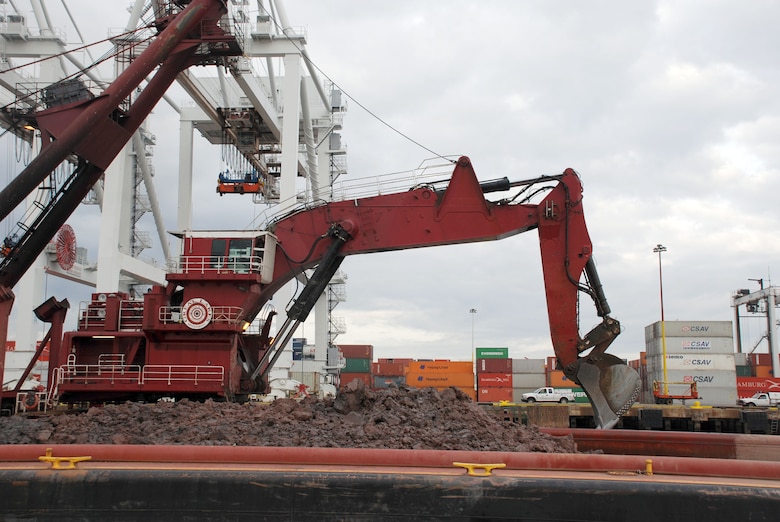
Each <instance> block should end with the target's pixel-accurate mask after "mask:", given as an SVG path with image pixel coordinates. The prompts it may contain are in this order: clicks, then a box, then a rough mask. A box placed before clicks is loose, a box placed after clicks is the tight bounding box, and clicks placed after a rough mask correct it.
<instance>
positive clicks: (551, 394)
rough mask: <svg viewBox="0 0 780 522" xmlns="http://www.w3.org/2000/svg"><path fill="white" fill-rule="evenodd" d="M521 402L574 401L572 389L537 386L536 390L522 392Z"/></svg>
mask: <svg viewBox="0 0 780 522" xmlns="http://www.w3.org/2000/svg"><path fill="white" fill-rule="evenodd" d="M520 400H522V401H523V402H528V403H532V402H560V403H561V404H566V403H567V402H574V391H572V389H571V388H551V387H545V388H537V389H536V390H534V391H532V392H529V393H524V394H523V396H522V398H521V399H520Z"/></svg>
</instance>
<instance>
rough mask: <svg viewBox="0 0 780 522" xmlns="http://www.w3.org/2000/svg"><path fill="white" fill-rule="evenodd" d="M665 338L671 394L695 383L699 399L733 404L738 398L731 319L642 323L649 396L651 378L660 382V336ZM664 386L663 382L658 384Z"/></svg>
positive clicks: (648, 393)
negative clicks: (662, 323) (644, 325)
mask: <svg viewBox="0 0 780 522" xmlns="http://www.w3.org/2000/svg"><path fill="white" fill-rule="evenodd" d="M664 337H665V339H666V377H667V378H666V382H667V383H683V384H667V388H668V392H669V394H670V395H679V394H684V393H687V392H689V391H690V383H694V382H695V383H696V388H697V391H698V393H699V396H700V397H701V398H700V399H699V401H700V403H701V404H703V405H707V406H727V407H728V406H734V405H735V404H736V402H737V371H736V364H735V357H734V339H733V335H732V326H731V321H695V322H692V321H665V323H664V335H662V331H661V323H660V322H656V323H653V324H651V325H648V326H646V327H645V344H646V347H647V381H648V382H647V388H646V394H647V396H648V397H650V398H652V397H653V393H652V386H653V381H658V382H663V381H664V372H663V365H664V359H663V344H664V343H663V340H664ZM661 386H663V385H661Z"/></svg>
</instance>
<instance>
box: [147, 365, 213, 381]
mask: <svg viewBox="0 0 780 522" xmlns="http://www.w3.org/2000/svg"><path fill="white" fill-rule="evenodd" d="M151 381H165V382H167V383H168V385H171V384H174V383H181V382H191V383H193V384H195V385H197V384H199V383H201V382H219V383H220V384H224V383H225V368H224V367H223V366H203V365H191V366H185V365H170V366H167V365H152V364H147V365H146V366H144V371H143V382H145V383H148V382H151Z"/></svg>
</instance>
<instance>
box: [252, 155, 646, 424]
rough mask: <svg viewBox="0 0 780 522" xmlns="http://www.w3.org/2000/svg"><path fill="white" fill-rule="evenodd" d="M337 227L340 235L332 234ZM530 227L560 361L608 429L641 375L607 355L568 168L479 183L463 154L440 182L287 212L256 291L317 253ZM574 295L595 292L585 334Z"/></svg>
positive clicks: (470, 238)
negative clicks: (523, 196) (504, 194)
mask: <svg viewBox="0 0 780 522" xmlns="http://www.w3.org/2000/svg"><path fill="white" fill-rule="evenodd" d="M540 181H541V182H547V183H549V182H556V184H555V185H554V186H553V187H552V190H551V191H550V192H549V193H548V194H547V195H546V197H544V199H542V201H541V202H540V203H539V204H531V203H515V202H514V201H510V200H502V201H499V202H497V203H494V202H490V201H487V200H486V199H485V195H484V192H486V191H489V190H505V189H507V188H512V187H517V186H522V185H525V186H530V185H533V184H535V183H538V182H540ZM334 227H338V228H339V230H340V231H341V232H340V233H339V234H334V233H333V228H334ZM532 229H538V231H539V244H540V249H541V256H542V267H543V272H544V282H545V290H546V297H547V311H548V316H549V322H550V334H551V337H552V343H553V348H554V350H555V354H556V356H557V359H558V362H559V364H560V366H561V367H562V368H563V370H564V372H565V373H566V375H567V376H569V377H570V378H571V379H572V380H574V381H575V382H577V383H579V384H580V385H581V386H582V387H583V389H584V390H585V392H586V394H587V395H588V397H589V398H590V399H591V403H592V404H593V406H594V415H595V417H596V424H597V426H598V427H601V428H609V427H611V426H613V425H614V424H616V423H617V421H618V420H619V416H620V415H621V414H622V413H624V412H625V410H626V409H627V408H628V407H629V406H630V405H631V404H633V402H634V400H635V399H636V396H637V394H638V391H639V378H638V375H637V374H636V372H635V371H633V370H632V369H631V368H629V367H628V366H626V365H625V364H624V363H623V362H622V361H620V359H618V358H616V357H614V356H612V355H608V354H605V353H604V351H605V350H606V348H607V347H608V346H609V344H610V343H611V342H612V341H613V340H614V339H615V337H616V336H617V335H618V334H619V333H620V324H619V323H618V322H617V321H616V320H615V319H613V318H611V317H610V316H609V315H608V314H609V305H608V304H607V301H606V297H605V295H604V291H603V289H602V287H601V283H600V280H599V277H598V274H597V272H596V268H595V264H594V263H593V260H592V244H591V241H590V237H589V235H588V231H587V227H586V226H585V219H584V213H583V209H582V185H581V183H580V179H579V177H578V176H577V174H576V173H575V172H574V171H573V170H572V169H567V170H566V171H564V172H563V174H561V175H560V176H547V177H544V178H539V179H537V180H529V181H523V182H516V183H509V184H502V183H498V184H495V183H488V184H480V182H479V181H478V180H477V177H476V175H475V173H474V170H473V167H472V165H471V162H470V160H469V159H468V158H467V157H461V158H460V159H459V160H458V161H457V164H456V166H455V169H454V172H453V174H452V178H451V179H450V181H449V184H448V185H447V187H446V189H443V190H440V189H439V190H437V188H436V187H432V186H426V187H418V188H415V189H412V190H409V191H407V192H402V193H398V194H387V195H380V196H374V197H369V198H362V199H355V200H350V201H340V202H333V203H328V204H324V205H322V206H319V207H315V208H312V209H307V210H304V211H300V212H296V213H293V214H291V215H289V216H287V217H284V218H282V219H280V220H279V221H277V222H276V223H274V224H273V225H272V226H271V227H270V228H269V230H270V231H271V232H273V234H274V235H275V236H276V238H277V240H278V247H277V248H278V249H279V250H280V252H279V253H277V255H276V264H275V267H274V277H273V282H271V284H270V285H268V287H266V288H265V290H264V291H263V293H262V294H261V295H262V296H263V297H265V296H267V293H269V292H271V293H272V292H273V291H275V290H276V289H277V288H278V287H280V286H281V285H282V284H284V283H286V282H287V281H289V280H290V279H292V278H293V277H295V276H296V275H298V274H300V273H301V272H302V271H304V270H306V269H308V268H312V267H314V266H315V265H318V264H320V262H321V261H322V260H323V259H328V260H329V262H334V263H335V262H336V261H337V262H338V263H340V262H341V259H342V258H343V257H344V256H348V255H353V254H365V253H371V252H384V251H391V250H400V249H406V248H417V247H429V246H436V245H449V244H458V243H469V242H475V241H487V240H496V239H502V238H505V237H508V236H512V235H515V234H519V233H521V232H526V231H528V230H532ZM336 246H337V247H338V248H337V249H335V247H336ZM334 249H335V250H334ZM292 260H300V262H293V261H292ZM321 268H322V266H319V267H318V271H320V269H321ZM315 274H317V272H315ZM581 279H584V282H580V280H581ZM304 292H305V290H304ZM580 292H583V293H586V294H588V295H589V296H590V297H591V298H592V299H593V301H594V304H595V306H596V310H597V313H598V315H599V316H601V318H602V322H601V324H599V325H598V326H597V327H596V328H594V329H593V330H592V331H591V332H588V333H587V334H586V335H585V336H584V337H581V336H580V333H579V325H578V313H577V303H578V298H579V294H580ZM317 296H319V292H315V296H314V299H312V298H311V297H309V298H307V299H306V301H307V303H309V309H310V308H311V306H313V304H314V300H316V297H317ZM265 301H266V299H265V298H261V299H258V301H257V302H256V303H254V304H250V303H249V302H247V303H246V308H245V309H253V308H255V309H259V308H258V307H259V306H262V304H264V303H265ZM294 308H295V307H294ZM303 318H304V319H305V316H304V317H303Z"/></svg>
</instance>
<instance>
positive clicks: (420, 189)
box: [0, 0, 639, 428]
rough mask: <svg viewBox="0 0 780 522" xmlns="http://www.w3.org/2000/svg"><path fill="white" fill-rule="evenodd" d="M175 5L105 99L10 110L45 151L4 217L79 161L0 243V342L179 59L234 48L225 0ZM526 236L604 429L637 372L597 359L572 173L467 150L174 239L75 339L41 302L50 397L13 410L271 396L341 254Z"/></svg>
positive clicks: (576, 372) (184, 62)
mask: <svg viewBox="0 0 780 522" xmlns="http://www.w3.org/2000/svg"><path fill="white" fill-rule="evenodd" d="M183 5H186V7H184V8H183V9H182V10H181V11H180V12H171V13H170V14H169V15H168V16H166V17H162V18H160V20H159V21H158V24H157V27H158V28H159V30H160V34H159V35H158V37H157V38H155V39H154V40H153V41H152V42H151V43H150V44H149V46H148V47H147V49H146V50H145V51H144V52H143V53H142V54H141V56H140V57H139V58H138V59H136V60H134V61H133V62H132V63H131V64H130V65H129V66H128V68H127V69H126V70H125V71H124V72H123V73H122V74H121V75H120V76H119V77H118V78H117V79H116V80H115V81H114V82H113V83H112V84H111V85H110V86H109V87H108V88H107V89H106V90H105V91H103V92H102V93H99V94H97V95H94V94H90V95H84V96H77V97H75V101H73V100H74V97H68V98H67V99H62V100H59V101H57V100H54V101H52V100H49V101H48V102H47V103H45V104H44V105H43V106H35V108H34V110H32V111H29V112H26V113H24V114H20V115H19V118H20V121H22V120H24V121H30V122H34V123H35V125H36V126H37V128H39V129H40V130H41V134H42V136H43V138H44V143H43V147H42V150H41V153H40V154H39V155H38V156H37V157H36V158H35V159H34V160H33V161H32V162H31V163H30V164H29V166H28V167H26V168H25V169H24V170H23V171H22V172H21V173H20V174H19V176H17V177H16V178H15V179H14V180H13V181H12V182H11V183H9V185H8V186H6V187H5V188H4V189H3V190H2V191H1V192H0V219H2V218H5V217H6V216H7V215H8V214H9V213H10V212H11V211H12V210H13V209H14V208H15V207H16V206H18V205H19V204H20V203H21V202H22V201H24V199H25V198H26V196H27V195H28V194H30V193H31V192H32V191H33V190H35V189H36V187H37V186H38V185H39V184H40V183H41V182H42V181H43V180H44V179H46V177H47V176H48V175H49V174H50V173H51V172H52V171H53V170H54V169H55V168H56V167H57V166H58V165H59V164H61V163H62V162H64V161H69V160H70V161H73V163H74V164H75V165H76V167H75V169H74V170H73V172H72V174H71V175H70V176H68V177H67V179H66V180H65V182H64V183H63V184H62V185H61V186H59V187H57V190H56V191H54V192H55V193H54V195H53V196H52V198H51V200H50V201H49V203H48V204H46V205H45V206H43V208H40V212H39V213H38V215H37V217H36V218H35V220H34V222H32V223H28V224H26V225H25V227H24V228H23V230H21V231H20V234H18V235H14V236H13V237H9V238H6V241H5V242H4V244H3V246H2V250H0V341H4V340H5V337H6V334H7V327H8V316H9V314H10V309H11V305H12V303H13V292H12V291H11V288H13V286H14V285H15V284H16V283H17V282H18V281H19V279H20V278H21V276H22V274H24V272H25V271H26V270H27V268H29V267H30V266H31V264H32V262H33V261H34V260H35V258H36V257H37V256H38V255H39V254H40V252H41V251H42V250H43V248H44V247H45V245H46V244H47V243H48V242H49V241H50V240H51V239H52V238H53V237H54V235H55V233H56V232H57V230H59V228H60V227H61V226H62V225H63V224H64V222H65V220H66V219H67V217H68V216H69V215H70V214H71V213H72V212H73V210H74V209H75V208H76V206H77V205H78V204H79V202H80V201H81V200H82V199H83V197H84V195H85V194H86V193H87V192H88V191H89V189H90V187H91V186H92V185H93V184H94V183H95V182H96V181H97V180H98V179H99V177H100V176H101V175H102V173H103V171H104V170H105V169H106V168H107V167H108V165H109V164H110V163H111V161H112V160H113V158H114V157H115V156H116V154H118V152H119V151H120V150H121V148H122V146H123V145H124V144H125V143H126V142H127V140H128V139H129V138H130V137H131V136H132V133H133V132H134V131H135V130H136V129H137V128H138V126H139V125H140V124H141V122H142V121H143V119H144V118H145V117H146V116H147V115H148V114H149V111H151V109H152V107H153V106H154V104H155V103H156V101H158V100H159V99H160V98H161V97H162V95H163V94H164V92H165V90H166V89H167V87H168V86H169V85H170V84H171V82H173V80H174V79H175V78H176V75H177V74H178V73H179V72H181V71H182V70H184V69H186V68H187V67H189V66H191V65H196V64H209V63H220V60H222V59H223V58H224V57H226V56H235V55H237V54H240V52H241V50H240V47H239V46H238V45H237V43H236V39H235V37H233V36H232V35H230V34H229V33H228V32H227V31H226V30H225V28H224V26H223V25H222V24H221V23H220V20H221V16H222V14H223V13H224V11H225V6H224V4H223V3H222V2H220V1H215V0H193V1H192V2H187V3H185V4H183ZM155 68H156V69H157V71H156V73H155V74H154V76H153V77H152V78H151V80H150V82H149V83H148V84H147V85H146V87H145V88H144V89H143V90H142V91H141V92H140V94H139V95H138V96H137V97H135V98H134V99H133V98H132V96H131V95H133V93H134V92H135V90H136V88H137V87H138V85H140V83H141V82H142V81H143V80H144V79H145V78H146V77H147V76H148V75H149V74H150V73H151V72H152V71H153V70H154V69H155ZM71 87H72V86H71V85H70V84H69V87H68V88H69V91H68V92H70V90H72V89H71ZM52 92H54V91H52ZM85 94H86V93H85ZM130 102H132V103H130ZM540 185H545V186H546V187H547V188H548V189H549V193H548V194H547V195H546V196H545V197H544V198H543V199H542V200H541V202H540V203H538V204H532V203H530V198H531V197H532V196H533V195H535V194H537V193H539V190H541V189H539V186H540ZM503 191H516V192H517V193H516V194H515V195H514V196H512V197H509V198H504V199H501V200H499V201H497V202H491V201H488V200H487V199H486V198H485V194H487V193H493V192H503ZM523 198H525V199H523ZM535 228H536V229H538V230H539V238H540V246H541V253H542V262H543V270H544V280H545V287H546V294H547V306H548V313H549V319H550V330H551V336H552V340H553V347H554V349H555V353H556V356H557V358H558V361H559V364H560V366H561V368H562V369H563V370H564V372H565V373H566V375H567V376H568V377H569V378H571V379H572V380H573V381H575V382H577V383H579V384H580V385H581V386H582V387H583V389H584V390H585V392H586V393H587V395H588V397H589V398H590V401H591V403H592V404H593V409H594V414H595V418H596V424H597V426H598V427H602V428H608V427H611V426H613V425H614V424H615V423H617V421H618V420H619V417H620V415H621V414H622V413H623V412H624V411H625V409H627V408H628V407H629V406H630V405H631V404H632V403H633V401H634V399H635V397H636V395H637V392H638V388H639V378H638V376H637V374H636V372H634V371H633V370H631V369H630V368H629V367H628V366H626V365H625V364H624V363H623V362H622V361H621V360H620V359H618V358H616V357H614V356H612V355H609V354H607V353H605V350H606V348H607V347H608V346H609V345H610V343H611V342H612V341H613V340H614V339H615V337H616V336H617V335H618V334H619V332H620V326H619V323H618V322H617V321H616V320H615V319H613V318H611V317H610V316H609V313H610V310H609V306H608V305H607V301H606V298H605V296H604V293H603V291H602V288H601V283H600V281H599V277H598V274H597V272H596V269H595V265H594V262H593V260H592V257H591V254H592V248H591V242H590V239H589V237H588V233H587V229H586V226H585V221H584V217H583V211H582V186H581V184H580V180H579V178H578V176H577V174H576V173H575V172H574V171H573V170H571V169H568V170H566V171H565V172H563V174H561V175H558V176H545V177H540V178H536V179H532V180H527V181H518V182H513V183H510V182H509V181H508V180H506V179H503V180H499V181H493V182H487V183H480V182H479V181H478V180H477V177H476V175H475V174H474V171H473V169H472V166H471V163H470V161H469V160H468V158H465V157H462V158H460V159H459V160H458V161H457V163H456V166H455V170H454V172H453V175H452V178H451V179H450V180H447V181H446V182H444V183H433V184H429V185H425V186H416V187H412V188H411V189H410V190H408V191H407V192H402V193H398V194H388V195H381V196H375V197H367V198H362V199H355V200H350V201H348V202H347V201H344V202H332V203H327V204H322V205H320V206H316V207H313V208H311V207H310V208H307V209H304V210H301V211H298V212H294V213H291V214H290V215H287V216H285V217H283V218H281V219H279V220H277V221H276V222H274V223H273V224H272V225H271V226H270V227H268V229H267V230H264V231H240V232H232V233H231V232H218V233H214V232H210V233H207V232H203V233H198V232H188V233H186V234H183V235H182V238H181V239H182V241H181V244H182V252H181V254H180V256H179V257H178V258H177V260H176V262H175V263H173V264H172V266H171V268H170V270H169V273H168V275H167V278H166V279H167V284H166V285H165V286H153V287H152V288H151V289H150V290H149V292H147V293H146V294H145V295H144V296H143V299H142V300H134V299H130V298H129V296H128V295H126V294H122V293H97V294H94V295H93V299H92V300H91V302H90V303H88V304H87V305H86V306H85V307H84V308H82V309H81V310H79V317H78V329H77V330H76V331H74V332H67V333H63V332H62V325H63V321H64V318H65V314H66V313H67V310H68V307H69V305H68V303H67V300H63V301H57V300H56V299H53V298H52V299H49V300H48V301H46V302H45V303H43V304H42V305H41V306H40V307H38V309H36V310H35V313H36V315H37V316H38V317H39V318H40V319H41V320H43V321H46V322H50V323H51V324H52V327H51V329H50V331H49V333H48V334H47V336H46V339H44V342H42V343H41V345H40V349H39V352H40V350H43V349H44V348H45V347H46V346H49V350H50V356H49V375H48V389H47V390H46V391H44V392H40V394H41V396H38V395H36V394H35V393H32V394H26V395H24V396H22V402H21V406H22V407H24V408H29V409H34V408H36V407H37V406H38V404H39V403H40V400H41V399H42V400H43V401H44V402H46V403H53V402H54V401H59V402H65V403H75V402H82V401H91V402H96V401H97V402H100V401H103V402H105V401H118V400H126V399H136V398H137V399H142V398H143V399H153V398H156V397H161V396H166V397H194V398H205V397H216V396H219V397H224V398H227V399H228V400H242V399H243V398H245V397H246V396H247V395H248V394H250V393H262V392H263V391H265V390H266V389H267V375H268V372H269V371H270V369H271V368H272V366H273V364H274V362H275V361H276V359H277V358H278V356H279V354H280V353H281V350H282V349H283V347H284V346H285V345H286V344H287V342H288V341H289V340H290V338H291V337H292V335H293V332H294V331H295V328H296V326H297V324H298V323H300V322H301V321H304V320H305V319H306V317H307V316H308V314H309V312H310V311H311V309H312V307H313V306H314V303H315V301H316V300H317V298H318V297H319V295H320V294H321V293H322V291H323V290H324V288H325V287H326V286H327V284H328V282H329V281H330V279H331V277H332V276H333V274H334V273H335V271H336V270H337V269H338V267H339V265H340V264H341V262H342V260H343V259H344V257H345V256H347V255H350V254H360V253H370V252H381V251H389V250H400V249H406V248H416V247H424V246H434V245H447V244H456V243H466V242H473V241H484V240H491V239H501V238H504V237H507V236H511V235H513V234H518V233H520V232H525V231H527V230H531V229H535ZM311 269H314V270H313V274H312V275H311V276H309V277H308V282H307V284H306V285H305V287H304V288H303V290H302V291H301V293H300V294H299V295H298V296H297V298H296V300H295V302H294V304H293V305H292V307H291V309H290V310H289V312H288V317H287V319H286V321H285V322H284V324H283V325H281V327H280V328H279V329H278V332H277V334H276V335H275V337H274V338H273V341H271V339H270V337H269V330H270V320H271V318H267V319H266V323H265V325H264V327H263V328H262V330H261V331H260V333H257V334H252V333H249V332H248V331H246V330H245V328H246V326H247V325H249V324H250V323H252V322H253V321H254V320H255V319H256V317H257V315H258V314H259V312H260V310H261V309H262V307H263V305H264V304H266V303H267V302H268V301H269V300H270V299H271V297H272V296H273V294H274V293H275V292H276V291H277V290H279V288H281V287H282V286H283V285H284V284H285V283H287V282H288V281H290V280H291V279H292V278H294V277H298V276H301V275H302V274H304V273H306V272H307V271H309V270H311ZM583 274H584V278H583ZM581 279H583V280H584V281H582V282H581ZM580 292H583V293H586V294H588V295H589V296H590V297H591V298H592V299H593V302H594V303H595V307H596V311H597V313H598V315H599V316H600V317H601V318H602V322H601V323H600V324H599V325H598V326H597V327H596V328H594V329H593V330H591V331H590V332H588V333H587V334H585V335H584V336H580V334H579V328H578V324H577V323H578V321H577V318H578V308H577V304H578V296H579V294H580ZM34 362H35V361H34V360H33V361H32V362H31V363H30V364H31V366H30V368H31V367H32V364H33V363H34ZM2 363H3V361H2V360H0V381H1V380H2V373H3V365H2ZM25 377H26V376H25ZM23 380H24V378H22V379H20V382H22V381H23ZM13 395H16V394H13ZM4 398H6V399H7V398H8V397H4ZM16 398H17V397H13V399H16Z"/></svg>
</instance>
